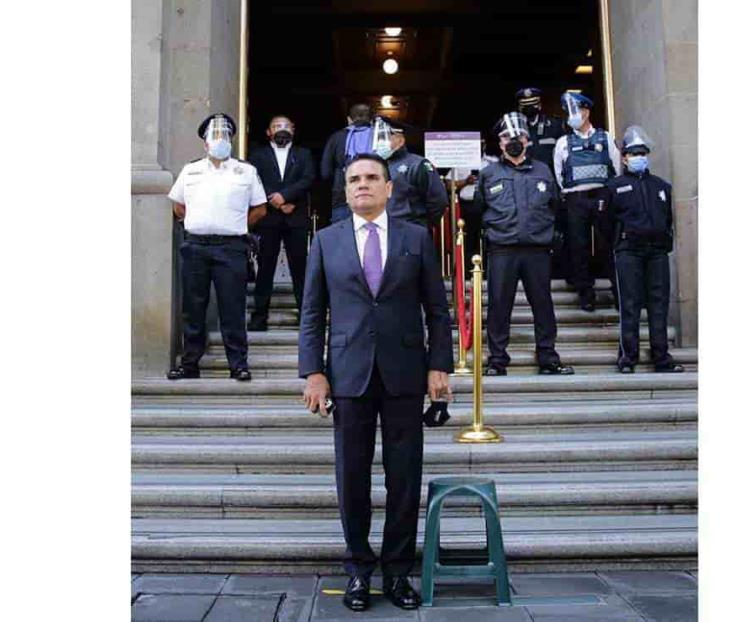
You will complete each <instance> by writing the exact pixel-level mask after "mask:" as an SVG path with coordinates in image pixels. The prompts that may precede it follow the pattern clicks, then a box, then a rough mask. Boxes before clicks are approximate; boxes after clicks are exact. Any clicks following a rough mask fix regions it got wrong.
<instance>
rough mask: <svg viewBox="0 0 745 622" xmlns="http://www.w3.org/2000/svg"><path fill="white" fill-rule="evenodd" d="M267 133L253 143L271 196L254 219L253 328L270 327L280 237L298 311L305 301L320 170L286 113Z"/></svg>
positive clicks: (273, 121) (253, 158)
mask: <svg viewBox="0 0 745 622" xmlns="http://www.w3.org/2000/svg"><path fill="white" fill-rule="evenodd" d="M266 135H267V137H268V138H269V144H268V145H262V146H259V147H256V148H255V149H252V150H251V154H250V156H249V160H250V161H251V163H252V164H253V165H254V166H255V167H256V170H257V171H258V173H259V177H261V181H262V182H263V184H264V190H265V191H266V194H267V199H268V200H269V202H268V205H267V213H266V216H264V217H263V218H261V219H260V220H258V221H257V222H256V224H255V225H254V228H255V231H256V233H258V234H259V237H260V240H261V242H260V244H259V273H258V275H257V276H256V288H255V290H254V312H253V313H252V314H251V321H250V322H249V325H248V330H249V331H265V330H267V319H268V317H269V303H270V301H271V297H272V289H273V288H274V272H275V270H276V268H277V258H278V257H279V249H280V243H282V244H284V247H285V252H286V253H287V263H288V264H289V267H290V275H291V276H292V290H293V292H294V294H295V302H296V303H297V308H298V311H300V309H302V307H303V287H304V285H305V264H306V259H307V256H308V229H309V228H310V215H309V214H308V191H309V190H310V188H311V186H312V185H313V180H314V179H315V176H316V173H315V166H314V165H313V156H312V155H311V153H310V150H308V149H306V148H305V147H298V146H296V145H295V144H293V138H294V135H295V125H294V123H293V122H292V120H291V119H289V118H288V117H286V116H284V115H277V116H275V117H273V118H272V119H271V121H270V122H269V127H268V128H267V130H266Z"/></svg>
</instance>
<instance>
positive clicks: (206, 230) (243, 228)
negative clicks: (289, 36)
mask: <svg viewBox="0 0 745 622" xmlns="http://www.w3.org/2000/svg"><path fill="white" fill-rule="evenodd" d="M215 116H216V115H212V116H210V117H208V118H207V119H206V120H205V122H204V123H202V125H200V129H199V132H198V133H199V135H200V137H201V138H203V139H204V138H205V132H206V131H207V126H206V124H207V123H208V122H209V121H210V120H211V119H213V118H214V117H215ZM222 116H224V117H227V115H222ZM227 118H228V119H229V120H230V123H231V124H232V127H233V128H234V127H235V124H234V123H233V122H232V119H230V118H229V117H227ZM232 135H234V129H233V134H232ZM232 135H231V136H232ZM168 197H169V198H170V199H171V200H172V201H175V202H176V203H180V204H182V205H185V206H186V216H185V218H184V229H185V232H186V233H185V240H184V243H183V244H182V245H181V249H180V252H181V260H182V277H183V281H182V287H183V301H182V302H183V330H184V352H183V356H182V358H181V368H180V370H173V371H172V372H171V373H169V378H172V379H178V378H182V377H199V361H200V359H201V357H202V355H203V354H204V350H205V346H206V342H207V330H206V322H205V316H206V312H207V305H208V303H209V296H210V286H211V284H213V283H214V286H215V292H216V294H217V308H218V314H219V318H220V330H221V332H222V338H223V344H224V346H225V354H226V355H227V358H228V364H229V366H230V373H231V377H237V378H239V379H250V374H249V375H248V377H246V375H247V374H246V373H245V372H248V360H247V355H248V343H247V339H246V282H247V276H248V275H247V263H248V250H249V246H248V237H247V233H248V223H247V216H248V210H249V206H256V205H261V204H263V203H266V195H265V193H264V189H263V187H262V184H261V180H260V179H259V177H258V175H257V174H256V169H255V168H254V167H253V166H252V165H251V164H249V163H248V162H245V161H242V160H237V159H235V158H231V157H228V158H227V159H225V160H222V161H220V162H219V166H215V165H214V164H213V163H212V161H211V160H210V158H209V157H205V158H202V159H199V160H195V161H193V162H191V163H189V164H187V165H186V166H184V168H183V169H182V171H181V173H180V174H179V176H178V178H177V179H176V182H175V183H174V185H173V188H171V191H170V192H169V194H168ZM241 372H244V373H243V374H241Z"/></svg>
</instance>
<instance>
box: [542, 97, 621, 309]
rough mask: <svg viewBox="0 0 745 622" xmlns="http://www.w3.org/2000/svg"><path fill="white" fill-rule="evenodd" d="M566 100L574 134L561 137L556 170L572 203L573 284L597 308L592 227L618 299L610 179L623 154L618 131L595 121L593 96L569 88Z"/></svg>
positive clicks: (583, 305)
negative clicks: (592, 270) (609, 211)
mask: <svg viewBox="0 0 745 622" xmlns="http://www.w3.org/2000/svg"><path fill="white" fill-rule="evenodd" d="M561 105H562V107H563V108H564V110H565V111H566V112H567V115H568V121H567V122H568V124H569V126H570V127H571V128H572V133H571V134H567V135H565V136H562V137H561V138H559V140H558V141H557V142H556V148H555V150H554V172H555V174H556V181H557V182H558V184H559V187H560V188H561V191H562V193H563V196H564V200H565V202H566V208H567V234H568V242H569V255H570V259H571V264H572V279H571V283H572V285H573V286H574V287H576V288H577V291H578V292H579V306H580V309H582V310H583V311H594V310H595V290H594V286H595V279H594V278H593V277H592V275H591V274H590V258H591V255H592V244H593V242H592V226H594V227H595V231H596V232H597V233H598V236H597V240H598V242H599V244H598V246H599V254H600V256H601V257H602V258H603V263H604V264H605V265H606V266H607V268H608V276H609V278H610V280H611V285H612V290H613V298H614V299H615V298H616V287H615V269H614V267H613V253H612V250H611V232H610V228H609V220H608V217H607V209H606V208H607V204H608V188H607V187H606V186H607V184H608V180H609V179H612V178H613V177H614V176H615V175H618V174H619V173H620V172H621V156H620V154H619V153H618V149H617V148H616V144H615V143H614V142H613V136H611V135H610V133H608V132H606V131H605V130H603V129H601V128H595V127H593V125H592V123H591V122H590V109H591V108H592V100H591V99H590V98H589V97H585V96H584V95H582V94H580V93H570V92H568V91H567V92H566V93H564V94H563V95H562V96H561ZM616 302H617V301H616ZM617 306H618V304H616V307H617Z"/></svg>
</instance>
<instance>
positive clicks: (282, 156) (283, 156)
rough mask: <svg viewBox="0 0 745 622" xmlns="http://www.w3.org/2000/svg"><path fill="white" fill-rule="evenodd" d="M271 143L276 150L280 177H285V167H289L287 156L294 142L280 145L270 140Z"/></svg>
mask: <svg viewBox="0 0 745 622" xmlns="http://www.w3.org/2000/svg"><path fill="white" fill-rule="evenodd" d="M269 144H270V145H271V147H272V150H273V151H274V155H275V157H276V158H277V166H279V177H280V179H284V178H285V169H286V168H287V156H288V155H289V154H290V147H292V143H291V142H290V143H287V145H285V146H284V147H278V146H277V145H275V144H274V141H272V140H270V141H269Z"/></svg>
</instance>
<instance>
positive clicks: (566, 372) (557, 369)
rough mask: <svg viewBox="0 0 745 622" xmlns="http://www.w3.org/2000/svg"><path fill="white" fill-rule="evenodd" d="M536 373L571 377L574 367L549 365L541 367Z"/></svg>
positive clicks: (558, 364) (557, 364)
mask: <svg viewBox="0 0 745 622" xmlns="http://www.w3.org/2000/svg"><path fill="white" fill-rule="evenodd" d="M538 373H539V374H544V375H551V376H572V375H573V374H574V367H569V365H562V364H561V363H551V364H550V365H543V366H541V367H540V368H539V369H538Z"/></svg>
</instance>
